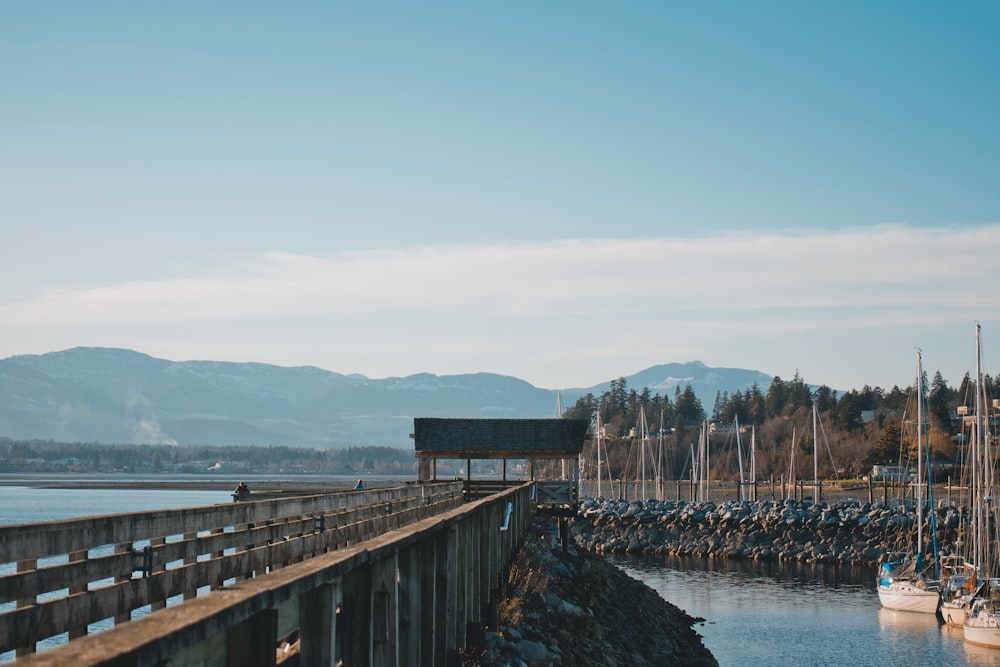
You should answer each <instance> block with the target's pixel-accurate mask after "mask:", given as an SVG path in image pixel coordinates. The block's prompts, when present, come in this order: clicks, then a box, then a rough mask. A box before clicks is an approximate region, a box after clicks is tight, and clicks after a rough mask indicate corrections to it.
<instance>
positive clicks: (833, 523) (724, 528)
mask: <svg viewBox="0 0 1000 667" xmlns="http://www.w3.org/2000/svg"><path fill="white" fill-rule="evenodd" d="M960 511H961V510H960V509H959V508H955V507H951V506H945V507H939V508H937V509H935V510H934V517H935V519H936V522H937V537H938V548H939V550H940V549H942V548H943V547H944V550H945V551H947V547H948V546H949V545H951V544H953V543H954V540H955V539H956V537H957V533H958V526H959V523H960ZM916 520H917V518H916V510H915V509H914V508H912V507H906V506H904V505H902V504H899V505H895V504H891V503H890V504H885V503H881V502H877V503H860V502H858V501H842V502H838V503H833V504H827V503H813V502H811V501H808V500H804V501H792V500H768V501H757V502H750V501H729V502H724V503H714V502H704V503H690V502H684V501H655V500H650V501H640V500H633V501H622V500H606V499H597V500H595V499H592V498H588V499H586V500H584V502H583V503H582V504H581V508H580V512H579V514H578V515H577V516H575V517H573V518H572V519H571V520H570V535H571V536H572V539H573V541H574V543H575V544H576V545H577V546H578V547H579V548H581V549H583V550H585V551H592V552H597V553H646V554H655V555H668V556H699V557H708V558H738V559H753V560H777V561H799V562H806V563H824V562H828V563H837V564H851V565H876V564H877V563H878V559H879V557H880V556H882V554H883V553H885V552H886V551H891V550H898V549H907V548H908V547H909V546H910V545H911V544H912V542H913V541H914V538H913V537H912V536H911V534H913V533H915V526H916ZM924 520H925V522H926V525H925V526H924V536H925V538H926V539H927V540H930V539H931V534H932V533H931V526H930V510H927V511H925V515H924ZM928 547H930V544H928Z"/></svg>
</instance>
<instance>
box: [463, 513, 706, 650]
mask: <svg viewBox="0 0 1000 667" xmlns="http://www.w3.org/2000/svg"><path fill="white" fill-rule="evenodd" d="M555 535H556V522H555V520H554V519H551V520H547V519H545V518H541V517H539V518H536V520H535V523H534V524H533V526H532V531H531V532H530V533H529V535H528V537H527V538H526V539H525V542H524V544H523V545H522V547H521V548H520V549H519V550H518V554H517V556H516V558H515V560H514V562H513V563H512V564H511V567H510V572H509V576H508V578H507V581H506V583H505V586H504V590H503V593H502V595H501V599H500V600H499V601H497V602H496V603H494V604H493V606H492V612H493V614H494V618H495V621H494V622H493V623H491V624H488V625H487V627H486V628H485V629H484V632H483V641H482V642H480V643H479V644H478V645H477V646H473V647H469V648H468V649H466V650H465V651H464V652H463V655H462V659H463V663H464V664H465V665H467V666H473V665H476V666H479V667H499V666H501V665H504V666H510V667H550V666H551V667H570V666H577V665H579V666H581V667H589V666H594V667H597V666H604V665H632V666H634V667H644V666H647V665H648V666H650V667H651V666H653V665H679V666H683V667H718V662H717V661H716V660H715V658H714V657H713V656H712V654H711V652H709V650H708V649H707V648H705V646H704V644H703V643H702V641H701V637H700V635H698V633H697V632H695V630H694V629H693V627H692V626H693V625H694V624H695V623H698V622H699V621H702V620H703V619H696V618H693V617H691V616H689V615H688V614H687V613H685V612H684V611H683V610H681V609H679V608H677V607H676V606H674V605H672V604H670V603H669V602H667V601H666V600H664V599H663V598H662V597H661V596H660V595H659V594H658V593H657V592H656V591H654V590H653V589H651V588H650V587H648V586H647V585H645V584H643V583H642V582H640V581H638V580H636V579H633V578H632V577H630V576H628V575H627V574H625V573H624V572H623V571H622V570H620V569H618V568H617V567H615V566H614V565H613V564H611V563H609V562H607V561H606V560H604V559H603V558H602V557H600V556H597V555H594V554H589V553H586V552H583V551H580V550H578V549H576V548H574V547H573V546H569V547H568V548H567V549H566V550H565V551H564V550H563V549H562V547H561V546H559V544H558V539H557V538H556V536H555Z"/></svg>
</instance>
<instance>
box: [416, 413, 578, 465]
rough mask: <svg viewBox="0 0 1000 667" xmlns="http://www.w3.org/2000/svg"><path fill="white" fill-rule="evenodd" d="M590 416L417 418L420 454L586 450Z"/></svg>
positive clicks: (568, 453) (504, 454)
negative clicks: (585, 443) (569, 417)
mask: <svg viewBox="0 0 1000 667" xmlns="http://www.w3.org/2000/svg"><path fill="white" fill-rule="evenodd" d="M588 427H589V422H588V421H587V420H586V419H451V418H437V417H417V418H415V419H414V420H413V438H414V441H415V445H414V447H415V449H416V453H417V455H418V456H421V455H423V456H433V457H435V458H463V459H464V458H473V459H476V458H501V457H502V458H530V457H539V458H546V457H552V458H561V457H565V456H575V455H577V454H579V453H580V451H581V450H582V449H583V442H584V440H585V439H586V437H587V428H588Z"/></svg>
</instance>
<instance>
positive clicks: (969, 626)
mask: <svg viewBox="0 0 1000 667" xmlns="http://www.w3.org/2000/svg"><path fill="white" fill-rule="evenodd" d="M985 398H986V396H985V389H984V387H983V376H982V341H981V338H980V325H979V324H977V325H976V427H975V429H976V436H977V437H976V438H974V439H973V448H974V451H973V456H977V458H978V460H979V462H980V466H979V467H980V471H979V474H977V475H976V476H975V477H974V478H973V480H972V494H973V495H972V502H973V506H972V524H973V534H974V535H975V539H974V544H973V549H974V553H975V563H976V564H977V565H978V566H979V569H978V572H977V573H978V574H979V575H980V577H981V578H982V579H983V582H982V583H980V584H979V587H978V589H977V590H976V594H975V596H974V597H973V598H972V600H971V601H970V603H969V610H968V616H967V618H966V619H965V622H964V623H963V624H962V633H963V635H964V636H965V641H967V642H969V643H970V644H976V645H978V646H988V647H990V648H1000V600H998V599H997V598H996V597H994V596H995V595H997V594H998V593H1000V589H998V588H1000V587H998V586H997V585H996V582H995V580H993V579H991V578H990V577H992V576H995V575H996V563H995V562H994V558H996V556H997V553H996V552H995V550H994V549H993V538H992V537H991V535H990V527H991V525H995V521H996V517H995V516H994V513H995V511H996V510H995V508H994V507H993V502H992V501H993V460H992V457H991V456H990V448H991V447H990V445H991V443H990V434H989V419H985V418H984V415H983V410H984V407H985ZM977 450H978V451H977Z"/></svg>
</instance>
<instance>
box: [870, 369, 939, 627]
mask: <svg viewBox="0 0 1000 667" xmlns="http://www.w3.org/2000/svg"><path fill="white" fill-rule="evenodd" d="M923 403H924V385H923V365H922V361H921V357H920V352H919V351H918V352H917V450H916V451H917V457H916V458H917V480H916V491H917V493H916V496H917V498H916V507H917V522H916V523H917V543H916V549H915V551H914V552H913V553H912V554H911V553H909V552H890V553H887V554H886V555H884V556H883V557H882V559H881V562H880V563H879V569H878V598H879V602H881V603H882V606H883V607H885V608H886V609H895V610H897V611H913V612H920V613H924V614H936V613H937V611H938V605H939V604H940V601H941V595H940V580H939V578H938V577H937V576H932V573H931V572H930V570H931V568H932V567H933V575H938V574H939V573H938V569H937V563H936V561H932V562H931V564H930V565H928V564H926V563H925V562H924V553H923V550H924V539H923V524H924V511H923V510H924V501H923V487H924V482H923V479H924V477H923V464H922V461H923V457H924V447H925V440H924V438H923V433H924V428H925V425H924V412H923ZM931 519H932V523H933V514H932V515H931ZM933 553H936V549H935V550H934V552H933Z"/></svg>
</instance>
